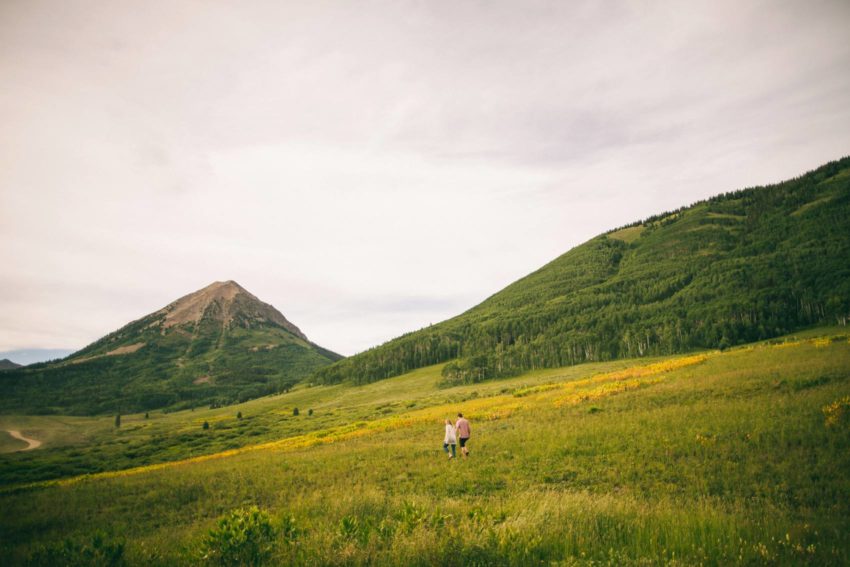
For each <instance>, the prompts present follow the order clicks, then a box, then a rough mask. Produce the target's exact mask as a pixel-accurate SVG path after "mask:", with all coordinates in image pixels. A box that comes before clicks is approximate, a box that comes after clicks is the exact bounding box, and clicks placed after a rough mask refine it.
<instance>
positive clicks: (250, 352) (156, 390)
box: [0, 280, 342, 414]
mask: <svg viewBox="0 0 850 567" xmlns="http://www.w3.org/2000/svg"><path fill="white" fill-rule="evenodd" d="M340 358H342V357H341V356H339V355H338V354H336V353H334V352H331V351H329V350H327V349H324V348H322V347H320V346H318V345H316V344H314V343H312V342H310V340H309V339H308V338H307V336H306V335H305V334H304V333H303V332H301V330H300V329H299V328H298V327H297V326H295V325H294V324H293V323H291V322H290V321H289V320H288V319H287V318H286V317H284V315H283V314H282V313H281V312H280V311H278V310H277V309H275V308H274V307H273V306H271V305H269V304H268V303H264V302H263V301H261V300H260V299H258V298H257V297H256V296H255V295H253V294H251V293H250V292H248V291H247V290H246V289H245V288H243V287H242V286H240V285H239V284H238V283H236V282H234V281H232V280H229V281H224V282H215V283H212V284H210V285H208V286H207V287H205V288H203V289H200V290H198V291H195V292H193V293H190V294H188V295H185V296H183V297H181V298H180V299H178V300H177V301H174V302H173V303H170V304H168V305H166V306H165V307H163V308H162V309H159V310H158V311H155V312H153V313H151V314H150V315H147V316H145V317H142V318H141V319H138V320H136V321H133V322H131V323H129V324H127V325H125V326H124V327H122V328H120V329H118V330H117V331H115V332H113V333H110V334H108V335H106V336H105V337H103V338H102V339H100V340H98V341H96V342H94V343H92V344H91V345H89V346H87V347H85V348H84V349H82V350H80V351H78V352H75V353H74V354H72V355H71V356H69V357H68V358H66V359H64V360H61V361H58V362H55V363H49V364H36V365H31V366H29V367H27V368H22V369H19V370H9V371H7V372H4V373H3V378H2V381H0V387H3V388H5V390H4V391H5V392H6V395H4V397H3V399H2V400H0V411H4V410H16V411H21V410H23V409H26V411H27V412H28V413H54V412H58V413H72V414H92V413H103V412H132V411H144V410H149V409H155V408H173V409H180V408H186V407H195V406H200V405H213V406H215V405H223V404H229V403H234V402H240V401H245V400H248V399H251V398H256V397H260V396H264V395H268V394H273V393H276V392H281V391H285V390H288V389H289V388H291V387H292V386H293V385H294V384H295V383H297V382H298V381H300V380H301V379H303V378H304V377H306V376H308V375H310V374H311V373H312V372H314V371H315V370H317V369H319V368H321V367H322V366H325V365H328V364H330V363H332V362H334V361H336V360H339V359H340Z"/></svg>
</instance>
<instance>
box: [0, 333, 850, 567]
mask: <svg viewBox="0 0 850 567" xmlns="http://www.w3.org/2000/svg"><path fill="white" fill-rule="evenodd" d="M440 379H441V377H440V369H439V367H432V368H427V369H422V370H419V371H416V372H413V373H410V374H406V375H404V376H399V377H396V378H393V379H390V380H386V381H381V382H378V383H374V384H370V385H367V386H362V387H354V386H350V385H334V386H318V387H313V388H306V387H298V388H296V389H295V390H293V391H292V392H289V393H287V394H283V395H281V396H278V397H274V398H264V399H259V400H253V401H250V402H247V403H246V404H242V405H241V406H238V407H235V408H226V409H224V408H221V409H203V410H201V409H199V410H196V411H195V412H190V411H185V412H179V413H172V414H162V413H160V412H157V413H156V414H153V413H152V414H151V416H150V418H149V419H145V418H144V416H143V415H133V416H126V417H127V419H126V421H125V423H124V424H123V425H122V427H121V428H120V429H117V430H116V429H114V428H113V427H112V426H111V422H110V420H109V419H108V417H99V418H73V419H66V420H60V419H58V418H55V417H39V418H22V419H24V421H22V422H21V423H20V424H15V423H13V422H12V421H11V420H12V419H13V418H12V417H11V416H5V417H0V420H6V421H5V422H2V421H0V427H9V428H14V429H20V430H21V431H22V432H23V433H24V434H26V435H27V436H30V437H39V436H41V437H42V438H44V439H45V446H44V448H43V449H39V450H38V451H31V452H29V453H15V454H11V455H4V456H2V460H3V461H5V462H7V463H10V466H9V467H7V469H8V468H11V467H12V465H14V464H16V465H17V468H18V469H19V470H25V469H28V468H29V470H30V471H32V474H33V475H35V474H37V471H38V469H37V468H35V464H36V459H43V460H42V461H41V462H42V463H46V462H48V461H47V459H48V457H50V455H51V453H53V457H54V458H55V460H57V461H60V460H62V459H61V458H60V456H62V457H65V456H67V457H72V458H73V457H74V456H75V455H76V456H79V455H81V454H90V456H91V461H92V462H95V461H99V462H100V463H105V464H106V465H107V467H108V468H109V467H115V468H124V467H126V466H127V461H126V459H127V455H126V454H125V453H129V452H131V451H132V452H134V453H135V452H138V451H140V450H141V449H143V448H144V447H146V446H148V445H149V444H148V443H141V444H139V443H137V441H140V440H145V439H150V438H151V437H152V436H163V437H165V436H169V435H170V436H171V437H173V438H175V439H179V440H180V442H179V444H178V445H175V446H173V447H172V448H171V449H170V451H171V455H172V456H173V458H183V459H185V460H182V461H180V462H174V463H170V464H168V463H166V464H164V465H162V466H157V465H154V466H145V467H140V468H135V469H128V470H124V471H115V472H109V473H104V474H99V475H92V476H82V477H73V478H66V479H63V480H61V481H57V482H47V483H38V484H35V485H31V486H29V487H26V488H24V487H20V486H17V487H16V484H17V483H18V482H21V481H20V480H17V481H16V480H11V479H9V477H6V478H5V479H4V481H3V482H2V483H0V484H1V485H2V487H3V489H2V490H0V507H2V509H3V510H4V514H2V515H0V533H2V534H3V538H0V557H2V558H3V564H4V565H19V564H27V562H28V561H31V563H29V564H38V565H54V564H93V563H94V559H93V558H102V557H103V556H104V555H105V556H108V557H112V558H113V559H114V561H113V563H108V562H107V561H105V560H103V561H102V563H100V564H125V563H122V562H124V561H126V564H128V565H146V566H152V565H169V566H171V565H198V564H250V563H249V559H250V558H252V557H253V558H258V557H260V558H264V559H265V561H263V562H262V563H261V564H266V565H311V566H313V565H376V566H378V565H412V566H416V565H422V566H430V565H458V566H460V565H464V566H468V565H488V566H490V565H495V566H498V565H522V566H526V565H582V566H584V565H586V566H590V565H846V564H847V563H848V562H850V501H848V499H847V494H848V493H850V472H848V471H850V342H848V334H847V332H846V330H845V329H830V330H817V331H808V332H806V333H805V334H804V335H802V336H798V337H787V338H785V339H782V340H778V341H772V342H771V343H764V344H758V345H752V346H747V347H739V348H732V349H729V350H727V351H724V352H722V353H721V352H716V351H715V352H701V353H696V354H689V355H686V356H674V357H669V358H654V359H651V360H647V359H643V360H630V361H625V360H618V361H612V362H605V363H592V364H583V365H577V366H571V367H568V368H561V369H551V370H542V371H534V372H529V373H526V374H523V375H521V376H517V377H514V378H509V379H505V380H500V381H493V382H489V383H484V384H475V385H460V386H454V387H450V388H439V387H438V383H439V381H440ZM293 407H299V408H300V409H301V411H300V413H299V415H297V416H295V415H293V413H294V412H293V411H292V410H293ZM305 408H313V409H315V411H314V413H313V414H312V415H308V412H305V411H304V410H305ZM237 410H239V411H241V412H242V413H243V419H241V420H240V419H238V418H237V416H236V413H235V412H236V411H237ZM457 411H463V412H464V413H465V414H466V415H467V416H468V417H470V419H471V421H472V441H471V442H470V448H471V457H470V459H469V460H468V461H459V460H456V461H454V462H452V461H448V460H447V459H446V456H445V454H444V453H443V451H442V447H441V443H442V440H443V426H442V420H443V419H444V418H447V417H452V416H453V415H454V414H456V413H457ZM60 422H62V423H60ZM203 422H208V423H209V428H208V429H203V427H202V423H203ZM39 423H42V425H39ZM48 423H53V429H52V430H50V429H49V428H48V426H47V425H46V424H48ZM70 423H75V424H76V426H75V427H69V428H68V430H67V431H64V432H62V431H60V429H61V427H62V426H63V425H68V424H70ZM39 427H43V428H44V429H43V431H39ZM74 430H76V431H77V433H78V434H79V433H80V432H81V431H82V432H85V433H86V434H87V435H89V436H90V438H89V439H88V440H87V441H83V440H75V439H74V438H73V434H72V431H74ZM51 433H53V437H52V439H51V440H48V437H47V435H48V434H51ZM249 439H256V441H255V442H254V444H253V445H250V446H243V447H242V448H237V449H234V450H230V451H227V452H224V453H219V454H217V455H206V456H199V455H203V453H204V451H203V447H213V446H218V447H220V448H227V446H228V445H229V444H231V443H234V442H235V443H239V442H242V443H244V442H245V441H246V440H249ZM63 444H67V445H68V446H69V447H71V448H73V449H74V454H71V453H67V452H61V451H64V449H63V448H62V445H63ZM122 446H123V447H124V449H123V451H122V450H121V449H120V447H122ZM199 447H200V448H201V449H199ZM39 455H40V456H39ZM136 461H137V464H144V462H143V457H141V456H137V457H136ZM130 466H132V465H130ZM24 482H25V481H24ZM248 506H258V507H259V514H258V515H259V516H260V517H261V518H262V517H264V516H263V514H268V516H267V517H268V518H269V520H270V524H269V526H268V527H270V528H271V530H273V532H274V534H275V535H274V536H273V537H268V538H266V537H265V535H264V534H269V533H271V531H269V532H266V531H262V530H259V529H258V530H254V531H249V530H247V529H243V530H241V531H234V532H232V533H230V532H228V531H227V530H224V529H223V528H222V525H223V524H220V523H218V520H217V519H218V518H220V517H222V516H227V515H229V513H230V511H231V510H234V509H244V508H246V507H248ZM261 525H262V524H261ZM252 544H253V547H252ZM240 550H241V551H244V552H245V553H247V555H244V556H242V560H241V561H238V560H236V559H235V558H234V555H230V556H229V559H230V561H229V562H228V560H227V559H228V556H227V555H223V556H220V555H216V553H224V554H226V553H231V554H234V553H235V552H236V551H240ZM252 550H253V551H252ZM108 552H111V555H110V554H109V553H108ZM253 552H256V555H251V553H253ZM204 556H206V559H204ZM74 561H77V563H74Z"/></svg>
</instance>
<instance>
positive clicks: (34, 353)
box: [0, 348, 74, 366]
mask: <svg viewBox="0 0 850 567" xmlns="http://www.w3.org/2000/svg"><path fill="white" fill-rule="evenodd" d="M73 352H74V351H73V350H71V349H64V348H28V349H20V350H6V351H3V352H0V358H8V359H9V360H10V361H12V362H14V363H16V364H19V365H21V366H26V365H27V364H34V363H36V362H47V361H48V360H59V359H60V358H65V357H66V356H68V355H69V354H72V353H73Z"/></svg>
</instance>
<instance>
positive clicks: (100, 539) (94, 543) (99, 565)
mask: <svg viewBox="0 0 850 567" xmlns="http://www.w3.org/2000/svg"><path fill="white" fill-rule="evenodd" d="M27 564H28V565H32V566H33V567H35V566H41V565H50V566H51V567H121V566H123V565H126V564H127V562H126V560H125V559H124V541H123V540H117V539H112V538H110V537H108V536H106V535H105V534H104V533H102V532H95V533H94V535H92V537H91V540H90V541H87V542H80V541H75V540H71V539H66V540H63V541H61V542H56V543H51V544H46V545H42V546H39V547H38V548H37V549H36V550H35V551H34V552H33V553H32V555H30V557H29V560H28V561H27Z"/></svg>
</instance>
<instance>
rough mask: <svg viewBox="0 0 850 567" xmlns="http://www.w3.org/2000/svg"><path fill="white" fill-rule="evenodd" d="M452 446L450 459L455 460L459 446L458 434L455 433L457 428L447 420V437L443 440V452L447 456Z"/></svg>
mask: <svg viewBox="0 0 850 567" xmlns="http://www.w3.org/2000/svg"><path fill="white" fill-rule="evenodd" d="M450 445H451V448H452V452H451V454H450V455H449V458H450V459H453V458H454V457H455V456H456V455H457V453H455V447H456V446H457V434H456V433H455V427H454V425H452V422H451V420H450V419H447V420H446V436H445V437H444V438H443V451H445V452H446V453H447V454H448V452H449V446H450Z"/></svg>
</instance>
